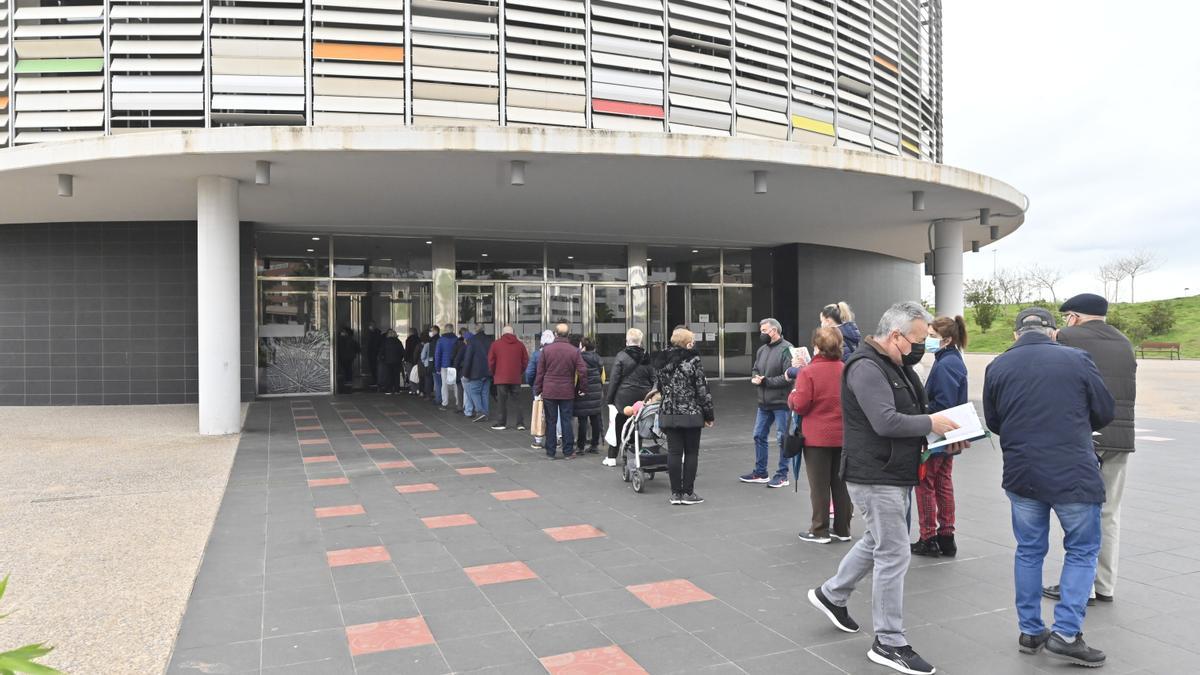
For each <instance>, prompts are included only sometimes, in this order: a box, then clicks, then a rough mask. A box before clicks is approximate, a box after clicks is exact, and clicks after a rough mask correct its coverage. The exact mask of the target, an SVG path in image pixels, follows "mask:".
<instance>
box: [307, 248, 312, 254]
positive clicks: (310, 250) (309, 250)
mask: <svg viewBox="0 0 1200 675" xmlns="http://www.w3.org/2000/svg"><path fill="white" fill-rule="evenodd" d="M305 250H306V251H308V252H309V253H313V252H314V251H313V250H312V249H311V248H309V249H305Z"/></svg>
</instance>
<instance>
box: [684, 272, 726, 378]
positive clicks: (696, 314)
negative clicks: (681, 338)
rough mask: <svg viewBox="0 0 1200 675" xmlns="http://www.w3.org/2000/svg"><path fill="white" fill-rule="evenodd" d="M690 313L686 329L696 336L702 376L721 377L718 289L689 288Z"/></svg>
mask: <svg viewBox="0 0 1200 675" xmlns="http://www.w3.org/2000/svg"><path fill="white" fill-rule="evenodd" d="M688 290H690V291H691V311H690V312H689V313H688V321H687V327H688V328H690V329H691V331H692V332H693V333H695V334H696V351H698V352H700V360H701V362H703V363H704V374H705V375H706V376H707V377H710V378H716V377H719V376H720V375H721V371H720V351H719V344H720V342H719V338H720V333H719V331H720V327H721V323H720V321H721V316H720V297H721V289H719V288H694V287H693V288H690V289H688Z"/></svg>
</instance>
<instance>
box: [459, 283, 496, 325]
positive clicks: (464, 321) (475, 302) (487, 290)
mask: <svg viewBox="0 0 1200 675" xmlns="http://www.w3.org/2000/svg"><path fill="white" fill-rule="evenodd" d="M458 322H459V323H460V324H461V325H463V326H467V327H468V328H470V329H471V330H474V328H475V324H476V323H482V324H484V325H485V326H487V331H488V332H489V333H490V334H491V335H492V336H493V337H494V336H496V335H498V334H499V331H497V326H496V285H495V284H478V285H476V284H459V285H458Z"/></svg>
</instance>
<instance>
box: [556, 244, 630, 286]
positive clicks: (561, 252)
mask: <svg viewBox="0 0 1200 675" xmlns="http://www.w3.org/2000/svg"><path fill="white" fill-rule="evenodd" d="M546 261H547V264H548V268H547V273H548V274H549V277H550V279H551V280H555V279H557V280H559V281H627V280H628V279H629V258H628V257H627V255H626V252H625V247H624V246H622V245H619V244H547V246H546Z"/></svg>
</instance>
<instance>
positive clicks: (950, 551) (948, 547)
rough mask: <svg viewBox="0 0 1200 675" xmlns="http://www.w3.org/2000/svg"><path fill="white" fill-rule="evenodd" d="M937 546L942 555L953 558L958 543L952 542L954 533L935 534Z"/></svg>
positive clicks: (956, 551)
mask: <svg viewBox="0 0 1200 675" xmlns="http://www.w3.org/2000/svg"><path fill="white" fill-rule="evenodd" d="M937 544H938V548H939V549H941V551H942V555H944V556H946V557H947V558H953V557H954V556H955V555H957V554H958V544H955V543H954V535H952V534H939V535H938V536H937Z"/></svg>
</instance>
